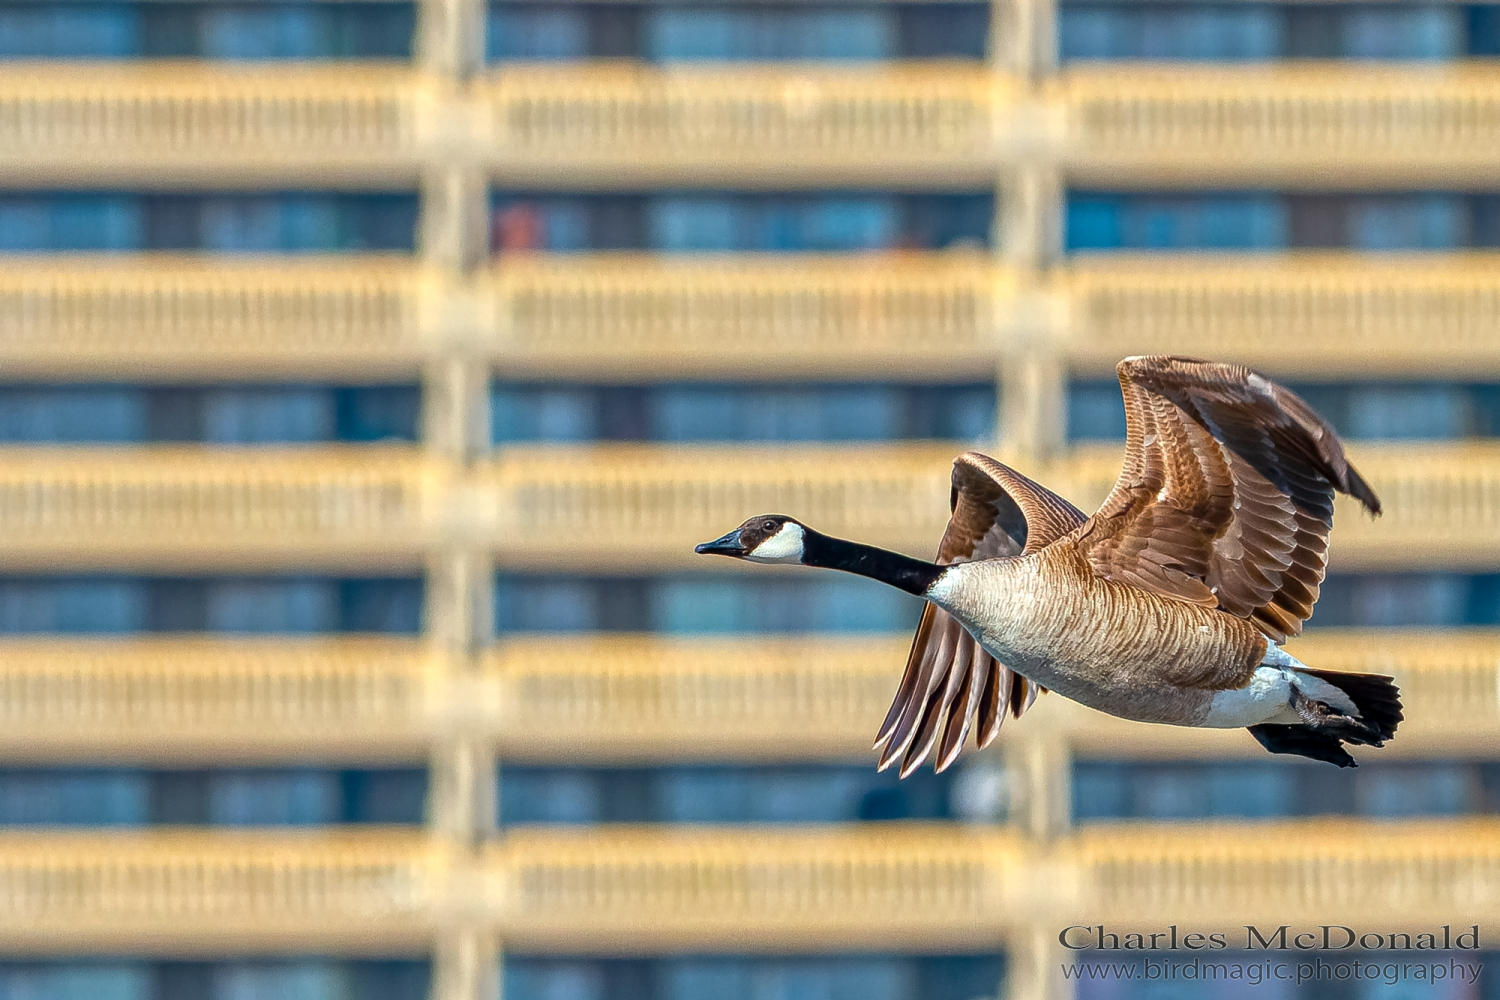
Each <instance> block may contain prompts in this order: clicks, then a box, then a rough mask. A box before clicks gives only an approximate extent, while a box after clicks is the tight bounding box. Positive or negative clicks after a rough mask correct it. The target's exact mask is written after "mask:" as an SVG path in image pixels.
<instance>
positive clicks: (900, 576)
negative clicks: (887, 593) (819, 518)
mask: <svg viewBox="0 0 1500 1000" xmlns="http://www.w3.org/2000/svg"><path fill="white" fill-rule="evenodd" d="M802 565H804V566H821V567H823V568H826V569H841V570H843V571H844V572H845V573H854V574H856V575H858V576H868V577H869V578H870V579H872V580H879V581H880V582H881V583H888V584H890V585H891V586H892V587H897V588H899V589H901V590H904V591H906V592H907V593H908V594H916V595H917V596H918V597H921V596H923V595H925V594H926V593H927V588H929V587H931V586H932V585H933V583H934V582H935V581H936V580H937V578H938V577H940V576H942V575H943V573H944V572H945V571H946V570H947V567H946V566H939V565H937V564H936V563H930V562H923V561H922V560H920V559H913V558H911V557H910V556H904V555H902V554H901V553H899V552H891V551H889V550H887V549H877V548H876V547H875V546H873V545H861V544H860V543H859V542H849V541H845V540H844V539H842V538H830V537H829V536H827V535H821V534H819V533H818V532H816V531H812V530H808V529H804V531H803V537H802Z"/></svg>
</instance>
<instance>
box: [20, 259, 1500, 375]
mask: <svg viewBox="0 0 1500 1000" xmlns="http://www.w3.org/2000/svg"><path fill="white" fill-rule="evenodd" d="M1497 326H1500V260H1497V259H1496V258H1495V257H1494V255H1487V254H1477V253H1476V254H1460V255H1453V256H1444V257H1441V258H1437V257H1419V256H1392V257H1385V256H1380V257H1371V256H1368V255H1366V256H1360V257H1355V256H1352V255H1347V254H1337V253H1297V254H1289V255H1280V256H1270V255H1238V256H1232V257H1231V256H1214V255H1172V256H1171V257H1164V256H1162V255H1131V254H1110V255H1100V256H1093V257H1083V258H1076V259H1074V260H1072V261H1070V262H1068V263H1067V264H1065V265H1064V266H1062V267H1060V268H1058V269H1057V270H1056V271H1054V272H1052V273H1051V274H1050V275H1049V276H1048V277H1047V279H1046V280H1045V281H1044V282H1043V283H1042V285H1041V286H1040V287H1036V288H1030V289H1025V290H1022V289H1019V288H1017V286H1016V282H1015V278H1014V275H1013V274H1012V273H1011V272H1009V271H1007V270H1006V269H1004V268H1003V267H999V266H997V265H995V264H994V262H993V261H992V259H990V258H989V257H987V256H986V255H984V254H980V253H963V252H940V253H892V254H868V255H850V256H832V255H830V256H820V255H786V256H783V255H774V256H773V255H754V254H736V255H732V256H729V255H726V256H724V257H720V258H717V259H715V258H705V257H693V258H686V257H684V258H674V257H670V256H662V255H656V256H653V255H648V254H579V255H555V256H548V255H518V256H507V257H505V258H504V259H503V260H501V261H500V262H498V263H497V264H496V265H495V266H494V267H493V268H491V269H490V270H489V271H487V272H484V273H482V274H481V275H480V276H479V277H478V278H477V279H475V280H472V281H466V282H455V283H453V284H443V283H441V282H439V281H438V280H437V279H436V278H435V277H434V276H431V275H424V274H423V273H422V272H421V271H420V270H419V269H418V268H417V267H416V265H415V264H414V263H413V262H411V261H410V260H409V259H403V258H399V257H379V256H370V257H331V258H329V257H320V258H309V259H307V260H299V261H296V262H289V261H284V260H283V261H282V262H279V263H275V262H270V261H246V260H236V261H232V262H231V261H225V260H218V261H214V260H209V259H205V258H202V257H174V256H166V255H146V256H143V257H103V256H77V255H74V256H63V257H51V258H45V259H37V258H31V259H17V260H15V261H13V262H10V263H8V264H7V266H6V268H5V269H4V272H3V273H0V349H3V350H4V352H5V355H6V357H7V359H8V360H9V361H10V364H11V366H12V367H11V371H12V372H13V373H14V374H15V375H16V376H17V377H25V378H76V379H90V378H96V379H97V378H115V377H120V376H122V375H125V376H131V377H142V376H146V375H149V376H151V377H152V378H153V379H161V378H168V379H192V378H212V377H213V376H215V375H217V374H218V373H219V372H221V371H222V370H223V369H224V366H226V365H232V366H235V367H236V368H237V369H239V370H241V371H244V372H246V373H247V374H248V375H254V376H256V377H265V378H275V377H287V376H303V377H306V376H325V377H334V378H342V379H368V378H373V379H385V378H401V377H405V378H415V377H416V375H417V374H418V373H419V372H420V371H421V367H422V365H423V363H424V362H425V361H427V360H430V359H432V358H434V357H436V356H437V355H438V354H439V353H440V352H442V351H444V350H446V349H448V348H449V347H450V346H452V345H463V346H464V347H465V348H466V349H470V350H475V351H477V352H479V353H481V354H487V355H488V356H490V357H491V358H493V359H494V360H495V361H496V363H497V364H500V365H503V366H504V369H505V371H506V373H507V375H508V376H510V377H513V378H539V379H554V378H588V379H597V380H600V381H605V382H610V381H630V380H637V381H652V380H657V379H663V378H692V377H705V376H710V375H714V376H717V375H722V373H723V366H724V358H725V357H726V355H732V356H733V357H734V358H735V364H736V366H737V368H738V370H740V371H742V372H743V373H744V377H746V378H765V379H772V380H774V379H780V378H804V379H805V378H832V377H842V378H851V377H863V378H890V379H897V380H910V379H932V378H959V379H973V378H978V379H986V378H990V377H992V375H993V373H994V371H995V369H996V365H997V364H998V363H999V361H1000V359H1001V358H1002V357H1003V355H1004V353H1005V351H1006V348H1007V346H1008V345H1010V344H1012V343H1014V342H1015V341H1016V339H1017V338H1018V337H1020V336H1023V335H1027V336H1029V335H1030V334H1027V331H1028V330H1030V331H1033V332H1034V331H1036V330H1038V329H1039V330H1043V331H1046V332H1047V333H1048V334H1049V335H1050V336H1051V337H1052V338H1054V342H1055V343H1056V344H1057V345H1058V349H1059V350H1060V351H1061V352H1062V353H1063V354H1064V355H1065V357H1066V358H1067V360H1068V364H1069V365H1070V367H1071V368H1072V369H1073V370H1074V371H1076V372H1079V373H1084V374H1107V373H1109V372H1110V371H1112V370H1113V367H1114V363H1115V362H1116V361H1118V360H1119V359H1120V358H1121V357H1124V356H1126V355H1128V354H1134V353H1140V352H1142V351H1160V352H1169V353H1170V352H1178V353H1183V352H1186V353H1190V354H1197V355H1207V356H1210V357H1232V358H1236V359H1239V360H1242V361H1245V362H1247V363H1250V364H1254V365H1257V366H1259V367H1261V368H1262V369H1263V370H1265V371H1268V372H1270V373H1272V374H1275V375H1278V376H1281V377H1292V376H1297V377H1306V378H1335V379H1336V378H1347V377H1355V376H1363V377H1377V378H1378V377H1391V376H1406V377H1430V378H1444V377H1455V376H1457V377H1462V378H1473V377H1494V376H1496V375H1500V340H1497V338H1495V337H1494V336H1492V333H1493V331H1494V330H1495V329H1496V328H1497ZM1351 345H1352V346H1351Z"/></svg>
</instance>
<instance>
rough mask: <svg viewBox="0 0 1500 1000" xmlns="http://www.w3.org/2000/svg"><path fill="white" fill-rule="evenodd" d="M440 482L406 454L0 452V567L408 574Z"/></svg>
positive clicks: (356, 450) (418, 555)
mask: <svg viewBox="0 0 1500 1000" xmlns="http://www.w3.org/2000/svg"><path fill="white" fill-rule="evenodd" d="M444 476H445V470H444V467H442V466H439V465H436V464H433V463H429V462H428V461H426V460H424V459H423V457H422V455H421V453H420V452H418V451H415V450H413V449H403V448H383V447H368V448H366V447H345V448H311V449H259V448H244V449H207V448H150V449H134V448H114V449H97V450H93V449H72V448H7V449H3V450H0V533H3V534H4V536H5V538H6V544H5V546H4V548H3V551H0V567H4V568H6V569H22V570H38V569H47V570H56V569H99V568H103V567H117V566H118V567H132V568H162V569H167V570H171V571H182V570H184V569H186V570H193V569H200V570H202V569H208V570H217V571H222V570H224V569H226V568H229V567H233V568H234V569H263V568H271V567H278V566H295V567H298V568H313V567H326V566H337V567H341V568H348V567H368V568H376V569H378V568H411V567H416V566H420V565H421V564H422V554H423V552H424V551H425V546H426V544H427V543H428V541H429V540H430V534H429V528H431V527H432V526H434V525H436V524H438V523H439V521H438V517H437V512H438V511H439V510H440V509H441V508H440V506H439V505H440V503H441V501H442V499H443V493H442V489H443V484H444Z"/></svg>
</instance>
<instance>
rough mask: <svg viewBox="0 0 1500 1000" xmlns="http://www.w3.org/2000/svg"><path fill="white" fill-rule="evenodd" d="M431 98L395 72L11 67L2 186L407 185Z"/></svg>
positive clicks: (5, 87)
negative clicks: (421, 110)
mask: <svg viewBox="0 0 1500 1000" xmlns="http://www.w3.org/2000/svg"><path fill="white" fill-rule="evenodd" d="M426 89H427V85H425V84H424V83H423V82H422V81H421V80H420V78H419V77H417V76H416V75H415V74H413V73H412V72H411V71H410V70H409V69H407V68H406V67H405V66H403V65H401V64H397V63H389V64H379V63H362V64H361V63H355V64H348V63H341V64H337V65H330V66H321V67H320V66H311V65H298V64H290V65H286V64H283V65H277V66H274V67H251V66H237V67H223V66H217V67H216V66H212V65H204V64H202V63H199V62H146V63H129V64H120V63H113V64H109V63H101V64H81V63H76V62H63V63H31V62H18V63H11V64H10V65H9V66H8V67H6V68H4V69H3V71H0V179H3V180H4V181H6V182H7V183H31V184H36V183H44V184H47V185H49V186H55V185H58V184H80V183H81V184H89V183H98V182H99V181H100V180H101V179H103V178H109V179H110V180H112V181H116V182H122V183H137V184H145V185H147V186H156V185H159V184H161V183H163V182H164V181H177V182H180V181H183V180H187V179H195V180H203V179H210V180H211V182H212V183H214V184H224V183H241V184H243V183H284V182H286V181H287V180H289V179H292V178H308V179H318V180H320V181H324V182H326V181H330V180H339V181H343V182H346V183H347V182H354V183H372V182H374V183H381V182H384V183H390V182H393V181H396V180H402V181H406V182H408V183H409V182H410V181H411V180H413V179H415V177H416V174H417V167H418V141H419V138H420V137H419V135H418V105H419V104H421V103H423V102H424V100H430V98H425V97H424V96H423V95H424V92H425V91H426Z"/></svg>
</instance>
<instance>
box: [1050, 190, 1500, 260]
mask: <svg viewBox="0 0 1500 1000" xmlns="http://www.w3.org/2000/svg"><path fill="white" fill-rule="evenodd" d="M1066 230H1067V232H1066V241H1067V247H1068V249H1069V250H1073V251H1080V250H1286V249H1296V248H1347V249H1351V250H1451V249H1456V248H1460V247H1493V246H1497V245H1500V208H1497V198H1496V196H1495V195H1492V194H1482V195H1467V194H1451V193H1444V192H1430V191H1429V192H1422V191H1416V192H1401V193H1393V194H1342V193H1339V194H1332V193H1330V194H1306V195H1304V194H1296V195H1293V194H1281V193H1277V192H1232V191H1231V192H1185V193H1171V194H1166V193H1160V194H1158V193H1114V192H1094V191H1074V192H1071V193H1070V194H1069V196H1068V204H1067V220H1066Z"/></svg>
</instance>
